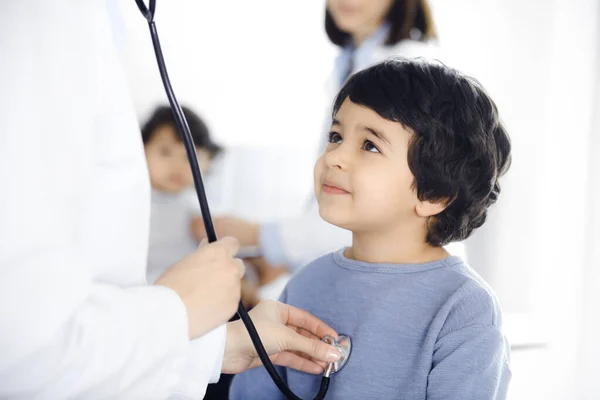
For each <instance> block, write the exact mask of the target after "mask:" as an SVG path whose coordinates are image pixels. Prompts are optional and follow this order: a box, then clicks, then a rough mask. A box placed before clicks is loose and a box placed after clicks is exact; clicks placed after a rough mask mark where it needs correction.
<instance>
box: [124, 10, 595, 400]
mask: <svg viewBox="0 0 600 400" xmlns="http://www.w3.org/2000/svg"><path fill="white" fill-rule="evenodd" d="M430 5H431V8H432V13H433V17H434V21H435V26H436V28H437V32H438V41H439V45H440V47H441V48H442V49H443V52H444V54H445V55H446V57H447V58H445V59H444V60H443V61H444V62H445V63H447V64H449V65H451V66H453V67H456V68H458V69H461V70H463V71H464V72H467V73H469V74H471V75H473V76H475V77H476V78H477V79H478V80H479V81H480V82H482V84H483V85H484V86H485V88H486V89H487V90H488V91H489V92H490V94H491V95H492V97H493V98H494V100H495V101H496V103H497V105H498V108H499V110H500V114H501V116H502V118H503V120H504V123H505V124H506V126H507V128H508V131H509V133H510V135H511V138H512V141H513V164H512V167H511V169H510V171H509V173H508V174H507V175H506V176H505V178H504V180H503V181H502V183H503V186H502V188H503V192H502V195H501V197H500V201H499V202H498V203H497V204H496V205H495V206H494V207H493V209H492V211H491V213H490V218H489V222H488V223H486V225H484V227H483V228H482V229H480V230H479V231H477V232H476V233H475V234H474V235H473V237H472V238H470V239H469V240H468V242H467V243H466V253H467V257H468V260H469V262H470V264H471V265H472V266H473V268H475V269H476V270H477V271H478V272H479V273H480V274H481V275H482V276H483V277H484V278H485V279H486V280H487V281H488V282H489V283H490V285H491V286H492V287H493V289H494V290H495V291H496V293H497V294H498V296H499V298H500V300H501V304H502V307H503V310H504V313H505V320H504V329H505V333H506V335H507V337H508V339H509V341H510V342H511V345H512V370H513V381H512V384H511V389H510V395H509V399H511V400H525V399H544V400H563V399H564V400H567V399H600V368H598V367H597V366H596V360H599V359H600V343H599V342H598V338H599V337H600V324H599V319H600V317H599V316H598V315H599V314H600V313H599V312H598V309H599V308H600V245H599V244H598V242H599V241H600V215H599V212H598V207H597V206H598V205H599V204H600V161H599V157H598V154H600V136H599V134H598V133H599V132H598V130H599V129H600V117H599V115H600V63H599V60H600V29H599V25H600V24H599V23H600V2H598V1H597V0H543V1H542V0H537V1H536V0H534V1H522V0H431V1H430ZM118 8H119V10H118V11H119V12H118V13H115V19H116V20H115V25H116V26H118V27H119V29H117V31H116V32H117V36H118V37H117V43H119V46H120V49H119V50H120V51H121V54H122V57H123V61H124V63H125V66H126V73H127V76H128V78H129V84H130V89H131V94H132V98H133V100H134V105H135V109H136V112H137V114H138V117H139V120H140V124H141V123H142V122H143V121H144V120H145V119H146V118H147V117H148V116H149V114H150V113H151V112H152V110H153V109H154V108H155V107H156V106H157V105H161V104H166V97H165V95H164V91H163V88H162V84H161V81H160V77H159V74H158V70H157V67H156V63H155V59H154V55H153V52H152V47H151V42H150V38H149V35H148V32H147V27H146V24H145V21H144V20H143V18H142V17H141V16H140V15H139V12H138V10H137V9H136V7H135V3H134V2H133V1H129V0H119V2H118ZM324 12H325V2H324V1H323V0H321V1H304V2H284V1H275V0H263V1H260V2H248V1H242V0H230V1H226V2H224V1H223V2H216V1H198V0H180V1H177V2H174V1H171V2H164V1H163V2H159V3H158V9H157V26H158V30H159V33H160V37H161V40H162V45H163V51H164V55H165V58H166V61H167V65H168V68H169V73H170V77H171V81H172V83H173V86H174V89H175V92H176V93H177V95H178V97H179V100H180V102H181V103H182V104H185V105H187V106H188V107H190V108H191V109H193V110H194V111H195V112H197V113H198V114H199V115H201V116H202V119H204V121H205V122H206V123H207V125H208V127H209V129H210V131H211V132H212V135H213V136H214V140H215V141H217V142H218V143H220V144H222V145H223V146H224V147H225V149H226V153H227V158H228V162H227V163H225V164H224V166H223V167H222V170H221V171H220V175H219V185H218V193H217V194H215V195H214V196H213V197H214V198H215V199H217V200H215V201H214V204H213V209H214V210H215V211H214V212H215V213H217V214H218V213H224V214H235V215H237V216H240V217H243V218H248V219H251V220H253V221H257V222H264V221H268V220H272V219H278V218H285V217H290V216H293V215H294V214H297V212H298V210H299V209H301V208H302V206H303V204H304V203H305V202H306V199H307V198H308V196H309V195H310V193H311V190H312V165H313V162H314V159H315V157H316V156H317V151H316V149H317V148H318V144H319V141H320V140H322V134H323V119H324V116H325V115H326V112H327V109H328V107H329V105H330V104H329V103H330V98H329V97H328V95H327V93H326V90H325V88H324V85H325V82H326V81H327V79H328V76H329V74H330V73H331V71H332V69H333V68H334V60H335V57H336V55H337V53H338V51H339V49H338V48H337V47H336V46H335V45H333V44H331V42H330V41H329V40H328V38H327V35H326V34H325V30H324V28H323V20H324Z"/></svg>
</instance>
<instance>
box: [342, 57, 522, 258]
mask: <svg viewBox="0 0 600 400" xmlns="http://www.w3.org/2000/svg"><path fill="white" fill-rule="evenodd" d="M346 98H350V100H351V101H352V102H353V103H356V104H360V105H363V106H365V107H368V108H370V109H371V110H373V111H375V112H376V113H377V114H379V115H380V116H381V117H383V118H385V119H387V120H389V121H394V122H399V123H401V124H402V125H403V126H404V127H405V128H407V129H409V130H411V131H412V132H414V136H413V137H412V139H411V142H410V145H409V149H408V165H409V168H410V170H411V172H412V174H413V175H414V177H415V181H414V183H413V185H414V188H415V189H416V192H417V196H418V198H419V200H421V201H426V200H428V201H432V202H443V203H446V204H447V207H446V209H445V210H444V211H442V212H441V213H440V214H438V215H435V216H433V217H431V218H430V220H429V222H428V233H427V242H428V243H430V244H432V245H434V246H442V245H445V244H447V243H450V242H454V241H460V240H464V239H466V238H467V237H468V236H469V235H470V234H471V232H472V231H473V230H474V229H476V228H479V227H480V226H481V225H483V223H484V222H485V219H486V215H487V209H488V207H489V206H491V205H492V204H494V203H495V202H496V200H497V199H498V195H499V194H500V186H499V184H498V178H499V177H500V176H502V175H503V174H504V173H505V172H506V170H507V169H508V167H509V165H510V149H511V144H510V139H509V137H508V134H507V132H506V130H505V129H504V126H503V125H502V123H501V122H500V119H499V117H498V110H497V109H496V105H495V104H494V102H493V101H492V99H491V98H490V97H489V96H488V95H487V94H486V93H485V91H484V90H483V88H482V87H481V85H480V84H479V83H478V82H476V81H475V80H474V79H472V78H470V77H467V76H465V75H463V74H461V73H459V72H458V71H456V70H454V69H451V68H448V67H446V66H444V65H443V64H441V63H433V62H425V61H422V60H418V59H417V60H413V61H408V60H403V59H389V60H386V61H384V62H382V63H379V64H376V65H374V66H372V67H370V68H367V69H365V70H363V71H360V72H358V73H356V74H355V75H353V76H352V77H351V78H350V79H349V80H348V82H347V83H346V84H345V85H344V87H343V88H342V90H341V91H340V93H339V94H338V96H337V98H336V100H335V103H334V106H333V115H334V116H335V114H336V113H337V112H338V110H339V109H340V107H341V105H342V103H343V102H344V101H345V99H346Z"/></svg>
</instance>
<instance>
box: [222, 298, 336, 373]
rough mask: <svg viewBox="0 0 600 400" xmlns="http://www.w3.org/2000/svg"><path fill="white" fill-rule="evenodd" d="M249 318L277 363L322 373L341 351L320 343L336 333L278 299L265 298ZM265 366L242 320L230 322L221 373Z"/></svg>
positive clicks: (315, 318)
mask: <svg viewBox="0 0 600 400" xmlns="http://www.w3.org/2000/svg"><path fill="white" fill-rule="evenodd" d="M249 314H250V317H251V318H252V321H253V322H254V325H255V326H256V330H257V331H258V334H259V336H260V338H261V340H262V342H263V345H264V346H265V350H266V351H267V353H268V354H269V355H270V358H271V361H272V362H273V363H274V364H277V365H281V366H284V367H290V368H294V369H297V370H300V371H304V372H308V373H311V374H319V373H321V372H323V368H324V367H325V366H326V363H325V362H329V361H337V360H338V359H339V357H340V353H339V352H338V351H337V350H336V349H335V348H334V347H332V346H330V345H328V344H326V343H324V342H321V338H322V337H323V336H326V335H330V336H333V337H334V338H336V339H337V337H338V335H337V333H336V332H335V331H334V330H333V329H332V328H331V327H330V326H328V325H327V324H325V323H324V322H323V321H321V320H320V319H318V318H317V317H314V316H312V315H311V314H309V313H307V312H306V311H302V310H300V309H298V308H295V307H292V306H289V305H287V304H283V303H280V302H277V301H272V300H265V301H263V302H261V303H260V304H259V305H258V306H256V307H255V308H254V309H253V310H252V311H250V313H249ZM259 365H262V363H261V361H260V359H259V358H258V354H257V353H256V350H255V349H254V346H253V344H252V341H251V340H250V336H249V335H248V332H247V331H246V328H245V326H244V324H243V323H242V321H241V320H237V321H234V322H230V323H229V324H228V325H227V342H226V345H225V355H224V358H223V367H222V372H223V373H226V374H237V373H240V372H243V371H245V370H247V369H250V368H254V367H258V366H259Z"/></svg>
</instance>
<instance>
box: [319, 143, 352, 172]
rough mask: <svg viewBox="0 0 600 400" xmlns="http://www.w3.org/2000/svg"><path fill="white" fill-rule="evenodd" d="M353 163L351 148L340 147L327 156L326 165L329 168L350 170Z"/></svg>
mask: <svg viewBox="0 0 600 400" xmlns="http://www.w3.org/2000/svg"><path fill="white" fill-rule="evenodd" d="M351 161H352V155H351V154H350V148H349V146H344V145H341V146H338V147H337V148H335V149H333V150H331V151H329V152H327V154H325V163H326V164H327V166H328V167H329V168H338V169H342V170H345V169H348V167H349V165H350V163H351Z"/></svg>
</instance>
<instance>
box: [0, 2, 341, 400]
mask: <svg viewBox="0 0 600 400" xmlns="http://www.w3.org/2000/svg"><path fill="white" fill-rule="evenodd" d="M149 67H150V66H149ZM151 67H154V65H152V66H151ZM149 196H150V184H149V178H148V172H147V168H146V163H145V158H144V152H143V146H142V142H141V138H140V134H139V127H138V125H137V121H136V117H135V114H134V112H133V108H132V105H131V103H130V100H129V97H128V92H127V84H126V81H125V80H124V75H123V72H122V71H121V69H120V65H119V60H118V59H117V56H116V52H115V48H114V42H113V32H111V29H110V23H109V18H108V15H107V10H106V4H105V2H104V1H99V0H94V1H93V0H87V1H35V0H23V1H3V2H2V3H1V5H0V398H2V399H8V398H10V399H32V398H39V399H67V398H69V399H71V398H77V399H100V398H102V399H166V398H170V397H171V398H202V396H203V395H204V391H205V389H206V385H207V384H208V383H209V382H213V381H214V380H215V379H217V378H218V376H219V374H220V373H221V372H222V371H223V372H226V373H237V372H241V371H243V370H245V369H248V368H251V367H255V366H257V365H258V364H259V362H258V359H257V356H256V353H255V351H254V349H253V346H252V344H251V342H250V338H249V336H248V334H247V332H246V331H245V330H244V327H243V325H241V323H239V322H234V323H229V324H226V322H227V321H228V320H229V319H230V317H231V316H232V315H233V314H234V312H235V310H236V306H237V303H238V301H239V298H240V277H241V276H242V274H243V264H242V263H241V261H240V260H238V259H236V258H235V254H236V252H237V250H238V247H239V245H238V243H237V241H236V240H235V239H233V238H225V239H223V240H221V241H218V242H216V243H212V244H209V245H206V246H203V247H201V248H200V249H199V250H197V251H196V252H194V253H192V254H191V255H190V256H188V257H187V258H185V259H183V260H182V261H180V262H178V263H177V264H176V265H174V266H173V267H172V268H170V269H169V270H168V271H167V272H166V273H165V274H164V275H163V276H162V277H161V278H159V279H158V281H157V282H156V284H155V285H151V286H150V285H147V284H146V278H145V269H146V253H147V245H148V244H147V241H148V228H149V227H148V225H149V206H150V204H149V203H150V198H149ZM252 316H253V319H254V321H255V324H256V326H257V328H258V331H259V332H260V334H261V336H262V338H263V340H264V344H265V347H266V349H267V351H268V352H269V353H270V354H272V355H273V356H272V357H273V358H274V360H275V362H276V363H278V364H281V365H286V366H291V367H293V368H297V369H301V370H303V371H307V372H312V373H319V372H320V371H322V364H321V365H319V364H317V363H315V362H313V361H310V360H308V359H306V358H303V357H300V356H298V353H296V352H291V351H287V350H292V351H298V352H302V353H304V354H306V355H307V357H308V356H311V357H314V358H316V359H319V360H333V359H336V357H339V353H338V354H336V351H335V350H333V348H332V347H330V346H328V345H326V344H324V343H322V342H321V341H320V340H318V338H320V337H322V336H324V335H326V334H334V335H335V332H334V331H333V329H331V328H330V327H328V326H327V325H325V324H324V323H322V322H321V321H319V320H318V319H316V318H315V317H313V316H311V315H309V314H308V313H305V312H303V311H301V310H298V309H294V308H292V307H289V306H286V305H282V304H279V303H275V302H266V303H262V304H261V305H259V306H257V307H256V309H255V310H253V312H252ZM290 327H291V328H296V327H301V328H303V329H304V331H306V332H311V333H312V334H314V335H316V338H314V337H313V338H311V339H309V338H307V337H305V336H302V335H300V334H298V333H296V331H295V330H294V329H290ZM190 339H195V340H191V341H190Z"/></svg>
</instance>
